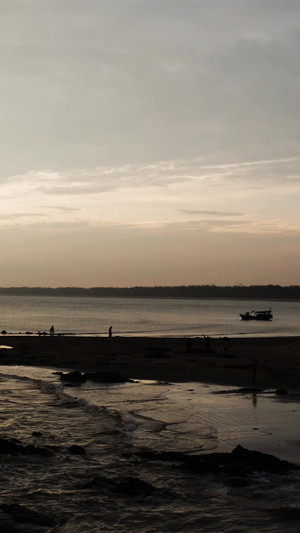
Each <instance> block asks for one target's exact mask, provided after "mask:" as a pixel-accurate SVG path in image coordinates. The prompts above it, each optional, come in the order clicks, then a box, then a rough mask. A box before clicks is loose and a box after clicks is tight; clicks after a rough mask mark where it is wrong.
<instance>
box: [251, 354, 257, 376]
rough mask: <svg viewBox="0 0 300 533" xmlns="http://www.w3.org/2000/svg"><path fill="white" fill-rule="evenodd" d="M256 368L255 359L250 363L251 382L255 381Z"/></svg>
mask: <svg viewBox="0 0 300 533" xmlns="http://www.w3.org/2000/svg"><path fill="white" fill-rule="evenodd" d="M257 367H258V361H257V359H256V357H255V358H254V359H253V361H252V381H255V378H256V371H257Z"/></svg>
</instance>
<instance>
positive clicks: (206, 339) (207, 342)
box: [203, 335, 211, 352]
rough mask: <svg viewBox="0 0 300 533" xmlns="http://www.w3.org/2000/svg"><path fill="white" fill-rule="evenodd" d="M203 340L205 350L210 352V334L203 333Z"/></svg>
mask: <svg viewBox="0 0 300 533" xmlns="http://www.w3.org/2000/svg"><path fill="white" fill-rule="evenodd" d="M203 337H204V340H205V349H206V351H207V352H211V346H210V336H209V335H203Z"/></svg>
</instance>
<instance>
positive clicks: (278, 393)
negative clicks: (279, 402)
mask: <svg viewBox="0 0 300 533" xmlns="http://www.w3.org/2000/svg"><path fill="white" fill-rule="evenodd" d="M275 394H276V395H277V396H280V395H281V394H288V391H287V390H286V389H277V390H276V391H275Z"/></svg>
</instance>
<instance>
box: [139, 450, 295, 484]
mask: <svg viewBox="0 0 300 533" xmlns="http://www.w3.org/2000/svg"><path fill="white" fill-rule="evenodd" d="M139 456H141V457H143V458H144V459H146V460H149V461H173V462H178V463H181V467H182V468H188V469H190V470H193V471H194V472H199V473H201V474H202V473H207V472H212V473H217V472H220V473H221V472H224V473H227V474H230V476H232V477H234V478H243V476H244V475H246V474H251V473H253V472H269V473H273V474H281V473H284V472H288V471H289V470H300V467H299V466H298V465H294V464H293V463H289V462H288V461H282V460H281V459H278V458H277V457H274V456H273V455H269V454H266V453H261V452H257V451H252V450H247V449H246V448H243V447H242V446H237V447H236V448H235V449H234V450H233V451H232V452H231V453H209V454H203V455H202V454H201V455H185V454H181V453H172V452H162V453H155V452H148V451H143V452H140V453H139Z"/></svg>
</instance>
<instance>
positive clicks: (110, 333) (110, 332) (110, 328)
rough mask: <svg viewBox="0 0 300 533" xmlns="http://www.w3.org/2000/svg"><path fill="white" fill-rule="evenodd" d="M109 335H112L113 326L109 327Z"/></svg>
mask: <svg viewBox="0 0 300 533" xmlns="http://www.w3.org/2000/svg"><path fill="white" fill-rule="evenodd" d="M108 336H109V337H112V326H110V327H109V330H108Z"/></svg>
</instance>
